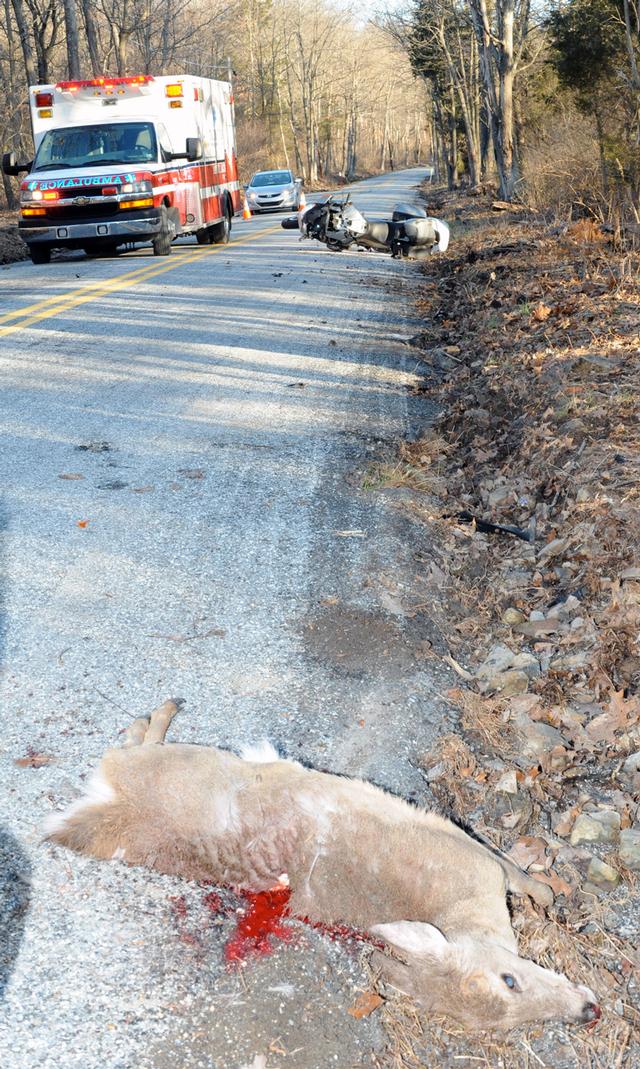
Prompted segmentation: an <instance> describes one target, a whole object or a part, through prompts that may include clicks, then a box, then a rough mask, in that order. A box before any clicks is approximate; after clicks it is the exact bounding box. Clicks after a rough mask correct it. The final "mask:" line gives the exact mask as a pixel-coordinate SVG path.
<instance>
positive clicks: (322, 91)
mask: <svg viewBox="0 0 640 1069" xmlns="http://www.w3.org/2000/svg"><path fill="white" fill-rule="evenodd" d="M230 71H231V72H232V75H231V76H232V80H233V82H234V92H235V103H236V117H237V123H238V142H239V156H240V162H241V166H242V168H243V172H244V174H245V175H248V174H249V173H250V172H251V171H252V170H254V169H256V168H259V167H265V166H269V165H286V166H287V167H289V166H290V167H293V168H294V169H295V170H296V172H297V173H299V174H300V175H302V176H303V177H304V179H305V181H306V182H307V183H314V182H316V181H318V180H323V179H326V178H327V177H328V178H331V177H333V176H337V175H341V174H342V175H345V176H347V177H352V176H354V175H356V174H362V173H368V172H374V171H376V170H377V169H382V168H385V167H394V166H406V165H411V164H414V163H416V162H417V161H418V160H428V159H429V157H430V156H431V145H430V142H429V131H430V125H431V123H430V116H429V107H428V88H427V86H426V85H425V83H424V82H423V81H421V80H419V79H416V77H415V75H414V73H413V71H412V69H411V63H410V59H409V57H408V55H407V53H406V51H405V50H404V49H403V47H402V45H401V44H400V43H399V42H397V41H396V40H394V39H393V37H392V36H390V35H389V33H388V32H387V31H386V30H385V29H384V28H381V27H377V26H375V25H373V24H372V23H366V22H365V21H364V20H363V19H362V18H361V17H359V16H358V15H357V13H352V12H351V11H349V10H348V9H347V8H345V7H334V6H333V5H332V4H330V3H327V2H325V0H301V2H296V0H238V2H233V0H231V2H228V0H208V2H205V0H181V2H180V3H178V4H172V3H169V2H168V0H160V2H158V3H154V4H148V3H147V2H143V0H115V2H114V3H109V4H107V3H106V2H105V0H3V8H2V19H1V21H0V80H1V81H2V84H3V85H4V86H5V94H4V97H3V100H2V102H1V103H0V141H1V144H2V149H3V151H9V150H15V151H16V152H17V153H18V154H19V155H21V156H23V157H25V156H26V158H29V153H30V152H31V135H30V129H29V116H28V110H27V107H26V97H27V86H28V85H30V84H37V83H43V82H49V81H55V80H58V79H63V78H77V77H83V78H86V77H91V76H96V75H102V74H113V75H124V74H132V73H150V74H155V75H161V74H166V73H178V74H179V73H191V74H196V75H201V76H206V77H214V78H216V77H217V78H227V77H228V76H229V72H230ZM4 192H5V198H6V201H7V203H8V205H9V206H10V207H13V206H14V205H15V187H12V185H11V184H10V181H9V180H8V179H6V177H5V181H4Z"/></svg>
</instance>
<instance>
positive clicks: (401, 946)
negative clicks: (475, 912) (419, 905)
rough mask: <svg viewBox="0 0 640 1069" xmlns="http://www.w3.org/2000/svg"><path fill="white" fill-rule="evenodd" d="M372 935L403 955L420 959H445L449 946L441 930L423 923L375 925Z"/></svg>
mask: <svg viewBox="0 0 640 1069" xmlns="http://www.w3.org/2000/svg"><path fill="white" fill-rule="evenodd" d="M370 931H371V934H372V935H379V936H380V937H381V938H382V939H384V941H385V943H389V944H390V945H391V946H392V947H395V949H396V950H399V951H400V952H401V953H402V952H404V953H406V954H413V955H414V956H415V957H418V958H443V957H444V956H445V954H446V953H447V951H448V949H449V944H448V942H447V940H446V938H445V936H444V935H443V934H442V932H441V931H440V929H439V928H436V927H434V925H433V924H423V923H422V921H393V922H392V923H391V924H375V925H374V926H373V928H371V929H370Z"/></svg>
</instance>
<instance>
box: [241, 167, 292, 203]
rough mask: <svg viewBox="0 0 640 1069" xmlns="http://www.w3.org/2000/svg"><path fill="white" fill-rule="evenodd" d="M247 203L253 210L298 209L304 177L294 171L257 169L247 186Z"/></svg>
mask: <svg viewBox="0 0 640 1069" xmlns="http://www.w3.org/2000/svg"><path fill="white" fill-rule="evenodd" d="M245 192H246V195H247V204H248V205H249V207H250V209H251V211H252V212H274V211H278V210H279V209H281V208H286V210H287V211H292V210H293V211H296V212H297V210H298V208H299V207H300V194H301V193H302V179H301V178H294V177H293V172H292V171H288V170H287V171H284V170H283V171H257V172H256V174H254V176H253V178H252V179H251V181H250V182H249V185H248V186H247V187H246V190H245Z"/></svg>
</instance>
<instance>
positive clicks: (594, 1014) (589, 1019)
mask: <svg viewBox="0 0 640 1069" xmlns="http://www.w3.org/2000/svg"><path fill="white" fill-rule="evenodd" d="M601 1016H602V1010H601V1009H600V1007H599V1006H598V1003H597V1002H585V1004H584V1006H583V1007H582V1022H583V1024H595V1022H596V1021H599V1020H600V1017H601Z"/></svg>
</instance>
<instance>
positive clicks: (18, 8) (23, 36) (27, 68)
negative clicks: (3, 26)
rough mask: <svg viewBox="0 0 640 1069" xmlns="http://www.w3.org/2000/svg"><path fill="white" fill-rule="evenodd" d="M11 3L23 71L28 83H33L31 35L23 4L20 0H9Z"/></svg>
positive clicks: (34, 81)
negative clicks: (22, 61)
mask: <svg viewBox="0 0 640 1069" xmlns="http://www.w3.org/2000/svg"><path fill="white" fill-rule="evenodd" d="M11 2H12V4H13V11H14V14H15V17H16V25H17V27H18V37H19V38H20V45H21V47H22V55H23V58H24V72H25V75H26V79H27V84H28V85H35V84H36V83H37V81H38V76H37V74H36V60H35V56H34V53H33V48H32V47H31V35H30V33H29V26H28V24H27V19H26V15H25V10H24V4H23V3H22V0H11Z"/></svg>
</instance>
